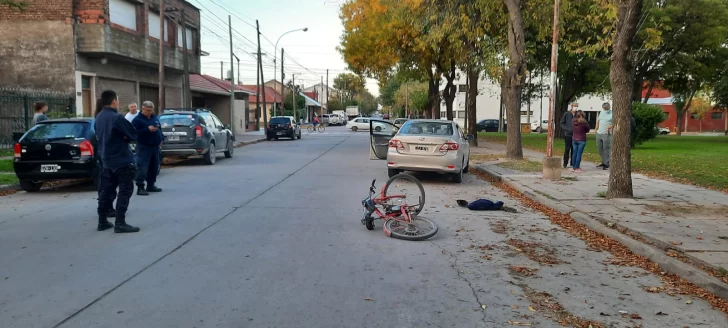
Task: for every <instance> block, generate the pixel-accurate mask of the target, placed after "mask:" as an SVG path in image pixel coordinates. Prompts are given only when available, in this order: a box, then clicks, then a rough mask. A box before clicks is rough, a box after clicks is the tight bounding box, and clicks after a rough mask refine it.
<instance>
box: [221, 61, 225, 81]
mask: <svg viewBox="0 0 728 328" xmlns="http://www.w3.org/2000/svg"><path fill="white" fill-rule="evenodd" d="M222 65H223V61H222V60H221V61H220V80H224V79H225V74H223V73H222Z"/></svg>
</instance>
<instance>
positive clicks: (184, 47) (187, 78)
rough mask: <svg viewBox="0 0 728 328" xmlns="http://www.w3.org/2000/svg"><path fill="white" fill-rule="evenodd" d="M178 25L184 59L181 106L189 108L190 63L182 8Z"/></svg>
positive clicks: (190, 97) (190, 105)
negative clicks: (180, 29)
mask: <svg viewBox="0 0 728 328" xmlns="http://www.w3.org/2000/svg"><path fill="white" fill-rule="evenodd" d="M180 20H181V23H180V27H181V28H182V58H183V60H184V70H185V72H184V81H183V83H184V86H183V87H184V90H183V92H182V93H183V94H184V96H185V98H184V99H185V101H184V103H183V104H182V107H184V108H190V107H192V104H191V100H192V96H191V95H190V66H189V65H190V64H189V60H188V59H187V55H188V54H187V49H188V48H187V23H186V21H185V11H184V9H182V11H181V14H180Z"/></svg>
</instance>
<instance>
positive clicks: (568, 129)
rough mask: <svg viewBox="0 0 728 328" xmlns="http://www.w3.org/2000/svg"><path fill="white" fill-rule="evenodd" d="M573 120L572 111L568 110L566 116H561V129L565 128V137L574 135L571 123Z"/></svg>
mask: <svg viewBox="0 0 728 328" xmlns="http://www.w3.org/2000/svg"><path fill="white" fill-rule="evenodd" d="M573 120H574V114H572V113H571V111H566V113H564V116H562V117H561V129H562V130H564V137H571V136H572V135H573V132H572V124H571V122H572V121H573Z"/></svg>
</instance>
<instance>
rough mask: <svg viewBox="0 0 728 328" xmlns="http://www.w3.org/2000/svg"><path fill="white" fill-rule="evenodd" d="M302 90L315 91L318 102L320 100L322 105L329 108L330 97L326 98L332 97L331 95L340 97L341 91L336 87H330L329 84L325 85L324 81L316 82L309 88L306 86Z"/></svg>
mask: <svg viewBox="0 0 728 328" xmlns="http://www.w3.org/2000/svg"><path fill="white" fill-rule="evenodd" d="M302 91H303V92H305V93H306V94H309V93H315V94H316V98H314V99H315V100H316V101H317V102H319V103H320V104H321V106H323V107H324V108H328V103H329V102H328V99H326V98H327V97H328V98H331V97H333V98H338V97H339V92H338V91H337V90H336V89H334V88H332V87H329V86H328V85H325V84H323V83H317V84H314V85H312V86H310V87H308V88H304V89H303V90H302Z"/></svg>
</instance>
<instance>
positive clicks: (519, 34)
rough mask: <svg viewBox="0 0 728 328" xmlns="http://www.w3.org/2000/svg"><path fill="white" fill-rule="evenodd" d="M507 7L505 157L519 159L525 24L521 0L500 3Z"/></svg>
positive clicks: (524, 76) (520, 152)
mask: <svg viewBox="0 0 728 328" xmlns="http://www.w3.org/2000/svg"><path fill="white" fill-rule="evenodd" d="M503 3H504V4H505V5H506V8H508V53H509V55H510V60H509V62H508V69H507V70H506V72H505V98H504V103H505V105H506V121H507V122H508V128H507V133H508V134H507V139H506V156H507V157H508V158H510V159H522V158H523V147H522V145H521V92H522V91H523V81H524V80H525V79H526V61H525V56H526V39H525V35H524V29H525V24H524V22H523V16H522V13H521V0H503Z"/></svg>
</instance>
